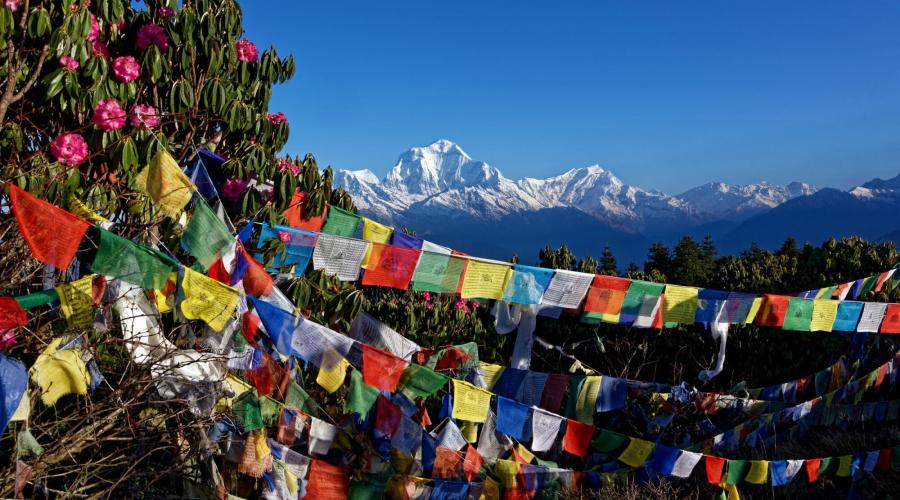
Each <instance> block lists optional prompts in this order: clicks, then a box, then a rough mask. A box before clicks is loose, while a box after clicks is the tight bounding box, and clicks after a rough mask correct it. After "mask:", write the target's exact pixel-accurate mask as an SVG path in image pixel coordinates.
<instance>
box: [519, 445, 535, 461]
mask: <svg viewBox="0 0 900 500" xmlns="http://www.w3.org/2000/svg"><path fill="white" fill-rule="evenodd" d="M516 453H518V454H519V456H520V457H522V460H524V461H525V463H526V464H530V463H531V462H533V461H534V453H532V452H531V450H529V449H528V448H526V447H525V445H523V444H522V443H519V444H517V445H516Z"/></svg>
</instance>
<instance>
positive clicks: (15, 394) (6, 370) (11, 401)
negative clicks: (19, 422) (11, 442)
mask: <svg viewBox="0 0 900 500" xmlns="http://www.w3.org/2000/svg"><path fill="white" fill-rule="evenodd" d="M27 388H28V374H27V373H26V371H25V365H24V364H22V362H21V361H19V360H18V359H15V358H10V357H7V356H4V355H3V354H0V436H2V435H3V434H4V433H5V432H6V426H7V425H9V422H10V420H12V417H13V415H14V414H15V413H16V409H17V408H18V407H19V402H20V401H22V396H23V395H24V394H25V390H26V389H27Z"/></svg>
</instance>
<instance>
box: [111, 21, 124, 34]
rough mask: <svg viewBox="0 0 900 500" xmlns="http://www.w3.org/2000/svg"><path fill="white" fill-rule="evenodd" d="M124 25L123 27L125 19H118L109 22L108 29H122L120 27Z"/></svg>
mask: <svg viewBox="0 0 900 500" xmlns="http://www.w3.org/2000/svg"><path fill="white" fill-rule="evenodd" d="M124 27H125V21H123V20H122V19H119V20H118V21H116V22H114V23H109V29H110V31H122V28H124Z"/></svg>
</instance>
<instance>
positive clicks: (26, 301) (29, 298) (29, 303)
mask: <svg viewBox="0 0 900 500" xmlns="http://www.w3.org/2000/svg"><path fill="white" fill-rule="evenodd" d="M54 300H59V294H58V293H57V292H56V289H55V288H51V289H49V290H41V291H40V292H34V293H29V294H28V295H22V296H19V297H16V301H18V302H19V305H20V306H22V309H34V308H35V307H38V306H43V305H45V304H49V303H51V302H53V301H54Z"/></svg>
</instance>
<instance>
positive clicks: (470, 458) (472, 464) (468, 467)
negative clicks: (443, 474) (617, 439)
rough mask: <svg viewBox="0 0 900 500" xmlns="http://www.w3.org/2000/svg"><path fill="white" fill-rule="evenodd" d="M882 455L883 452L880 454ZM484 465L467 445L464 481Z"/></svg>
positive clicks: (471, 478) (474, 474)
mask: <svg viewBox="0 0 900 500" xmlns="http://www.w3.org/2000/svg"><path fill="white" fill-rule="evenodd" d="M881 454H882V455H884V452H883V451H882V452H881ZM482 465H484V459H483V458H481V454H480V453H478V450H476V449H475V447H474V446H472V445H469V447H468V449H467V450H466V458H465V460H464V461H463V472H465V473H466V479H467V480H469V481H472V480H473V479H475V476H477V475H478V470H479V469H481V466H482Z"/></svg>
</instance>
